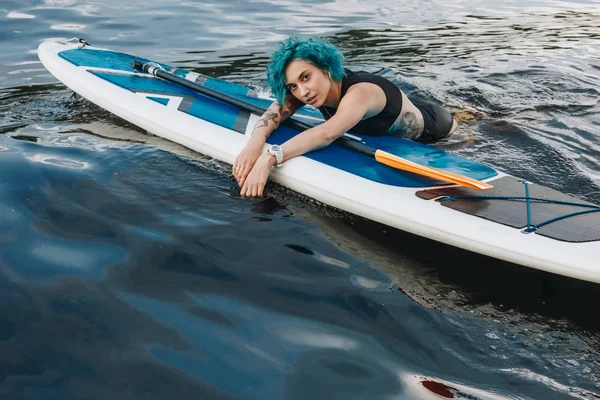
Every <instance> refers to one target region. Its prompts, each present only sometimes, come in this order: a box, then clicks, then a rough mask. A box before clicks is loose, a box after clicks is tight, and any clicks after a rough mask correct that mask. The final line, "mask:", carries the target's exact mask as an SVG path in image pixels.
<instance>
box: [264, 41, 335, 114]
mask: <svg viewBox="0 0 600 400" xmlns="http://www.w3.org/2000/svg"><path fill="white" fill-rule="evenodd" d="M293 60H304V61H307V62H310V63H311V64H313V65H314V66H316V67H317V68H319V69H321V70H323V71H328V72H329V73H330V74H331V77H332V78H333V79H334V80H336V81H340V80H342V78H343V77H344V76H345V75H346V74H345V72H344V56H343V55H342V53H341V51H340V50H339V49H338V48H337V47H335V46H334V45H333V44H331V43H330V42H328V41H327V40H324V39H318V38H310V39H298V38H297V37H290V38H288V39H286V40H284V41H283V42H281V43H279V49H277V50H276V51H274V52H273V54H272V55H271V60H270V61H269V65H268V66H267V85H268V86H269V87H270V88H271V92H272V93H273V95H274V96H275V99H276V100H277V101H279V102H280V103H281V104H284V101H285V96H286V95H287V94H288V88H287V86H286V85H285V70H286V68H287V67H288V65H289V64H290V63H291V62H292V61H293Z"/></svg>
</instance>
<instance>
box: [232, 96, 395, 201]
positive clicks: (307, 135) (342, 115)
mask: <svg viewBox="0 0 600 400" xmlns="http://www.w3.org/2000/svg"><path fill="white" fill-rule="evenodd" d="M385 102H386V98H385V93H384V92H383V90H382V89H381V88H380V87H378V86H376V85H373V84H366V85H364V84H356V85H353V86H352V87H350V89H348V92H347V93H346V95H345V96H344V97H343V98H342V101H341V102H340V104H339V106H338V109H337V111H336V113H335V115H333V117H331V119H329V120H327V121H325V122H324V123H322V124H321V125H318V126H315V127H313V128H310V129H307V130H305V131H304V132H301V133H299V134H297V135H296V136H294V137H293V138H291V139H290V140H288V141H287V142H285V143H284V144H283V145H282V146H281V147H282V149H283V160H284V161H287V160H289V159H291V158H294V157H297V156H299V155H302V154H305V153H308V152H309V151H312V150H316V149H319V148H322V147H325V146H327V145H329V144H331V143H332V142H333V141H334V140H335V139H337V138H339V137H340V136H342V135H343V134H344V133H346V132H347V131H349V130H350V129H352V128H353V127H354V125H356V124H357V123H358V122H359V121H360V120H361V119H363V118H364V117H367V118H368V117H371V116H373V115H376V114H378V113H379V112H381V110H383V108H384V107H385ZM275 164H276V160H275V157H274V156H272V155H271V154H269V153H263V154H262V155H261V156H260V157H259V158H258V159H257V161H256V163H255V166H254V167H253V168H252V171H251V172H250V174H249V175H248V177H247V179H246V181H245V182H244V184H243V185H240V186H242V189H241V191H240V194H241V195H242V196H262V193H263V188H264V186H265V183H266V181H267V178H268V176H269V170H270V169H271V167H272V166H273V165H275Z"/></svg>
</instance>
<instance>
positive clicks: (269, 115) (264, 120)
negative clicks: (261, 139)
mask: <svg viewBox="0 0 600 400" xmlns="http://www.w3.org/2000/svg"><path fill="white" fill-rule="evenodd" d="M279 115H280V114H279V113H276V112H273V111H267V112H265V113H264V114H263V115H262V117H261V118H260V119H259V120H258V121H257V122H256V125H254V129H253V130H252V135H254V132H256V130H257V129H260V128H264V127H266V126H268V125H269V121H273V122H274V123H275V127H278V126H279Z"/></svg>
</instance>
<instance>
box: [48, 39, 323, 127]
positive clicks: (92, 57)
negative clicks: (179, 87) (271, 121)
mask: <svg viewBox="0 0 600 400" xmlns="http://www.w3.org/2000/svg"><path fill="white" fill-rule="evenodd" d="M59 56H60V57H61V58H63V59H64V60H66V61H69V62H70V63H71V64H73V65H76V66H78V67H79V66H86V67H90V68H109V69H113V70H117V71H124V72H139V71H136V70H134V69H133V68H131V62H132V61H139V62H144V63H150V62H153V61H151V60H147V59H145V58H141V57H135V56H132V55H130V54H125V53H119V52H116V51H110V50H93V49H86V48H83V49H72V50H66V51H61V52H60V53H59ZM154 63H155V64H159V65H160V66H161V67H162V68H164V69H166V70H167V71H169V72H171V73H173V74H174V75H177V76H178V77H180V78H184V79H185V78H186V76H187V74H188V73H189V72H190V71H188V70H186V69H180V68H175V67H171V66H169V65H167V64H162V63H156V62H154ZM196 83H197V84H199V85H203V86H206V87H207V88H210V89H214V90H217V91H219V92H223V93H227V94H229V95H231V96H234V97H238V98H239V99H241V100H244V101H247V102H249V103H252V104H254V105H256V106H260V107H264V108H268V107H269V106H270V105H271V103H272V102H273V100H272V99H261V98H258V97H256V96H253V95H252V92H251V90H250V89H248V88H247V87H245V86H242V85H238V84H236V83H233V82H228V81H225V80H222V79H216V78H211V77H209V76H206V75H202V74H200V79H198V80H197V81H196ZM299 114H303V115H307V116H311V117H317V118H320V119H321V120H322V116H321V113H320V112H319V111H318V110H317V109H314V108H312V107H304V108H302V109H301V110H300V111H299Z"/></svg>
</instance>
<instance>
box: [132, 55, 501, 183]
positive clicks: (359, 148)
mask: <svg viewBox="0 0 600 400" xmlns="http://www.w3.org/2000/svg"><path fill="white" fill-rule="evenodd" d="M131 67H132V68H133V69H135V70H138V71H143V72H146V73H148V74H150V75H154V76H156V77H158V78H161V79H164V80H166V81H169V82H173V83H176V84H178V85H180V86H183V87H185V88H188V89H190V90H193V91H196V92H198V93H201V94H203V95H206V96H208V97H212V98H213V99H216V100H219V101H222V102H224V103H227V104H230V105H232V106H235V107H237V108H239V109H240V110H244V111H248V112H250V113H252V114H257V115H263V114H264V113H265V111H266V109H265V108H263V107H260V106H256V105H254V104H251V103H248V102H245V101H243V100H240V99H238V98H236V97H233V96H230V95H228V94H225V93H221V92H218V91H216V90H214V89H211V88H208V87H206V86H202V85H199V84H197V83H195V82H192V81H189V80H187V79H184V78H180V77H179V76H177V75H174V74H171V73H170V72H167V71H165V70H164V69H162V68H160V67H156V66H154V65H150V64H146V63H142V62H139V61H134V62H132V63H131ZM283 123H284V124H286V125H287V126H289V127H291V128H294V129H296V130H300V131H304V130H307V129H310V128H312V127H313V126H312V125H309V124H307V123H304V122H301V121H297V120H294V119H287V120H285V121H283ZM333 143H335V144H337V145H339V146H342V147H345V148H347V149H349V150H352V151H355V152H357V153H360V154H363V155H365V156H367V157H371V158H374V159H375V160H376V161H377V162H379V163H382V164H385V165H387V166H390V167H392V168H395V169H399V170H403V171H408V172H412V173H414V174H417V175H422V176H427V177H430V178H433V179H437V180H442V181H446V182H452V183H457V184H459V185H463V186H466V187H470V188H473V189H477V190H482V189H490V188H492V185H490V184H489V183H486V182H481V181H478V180H476V179H473V178H469V177H466V176H463V175H458V174H455V173H452V172H447V171H443V170H439V169H437V168H432V167H427V166H424V165H420V164H417V163H414V162H412V161H409V160H406V159H404V158H402V157H398V156H396V155H394V154H390V153H387V152H385V151H383V150H375V149H372V148H371V147H369V146H366V145H364V144H362V143H359V142H357V141H354V140H351V139H349V138H347V137H344V136H341V137H339V138H337V139H336V140H334V141H333Z"/></svg>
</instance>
